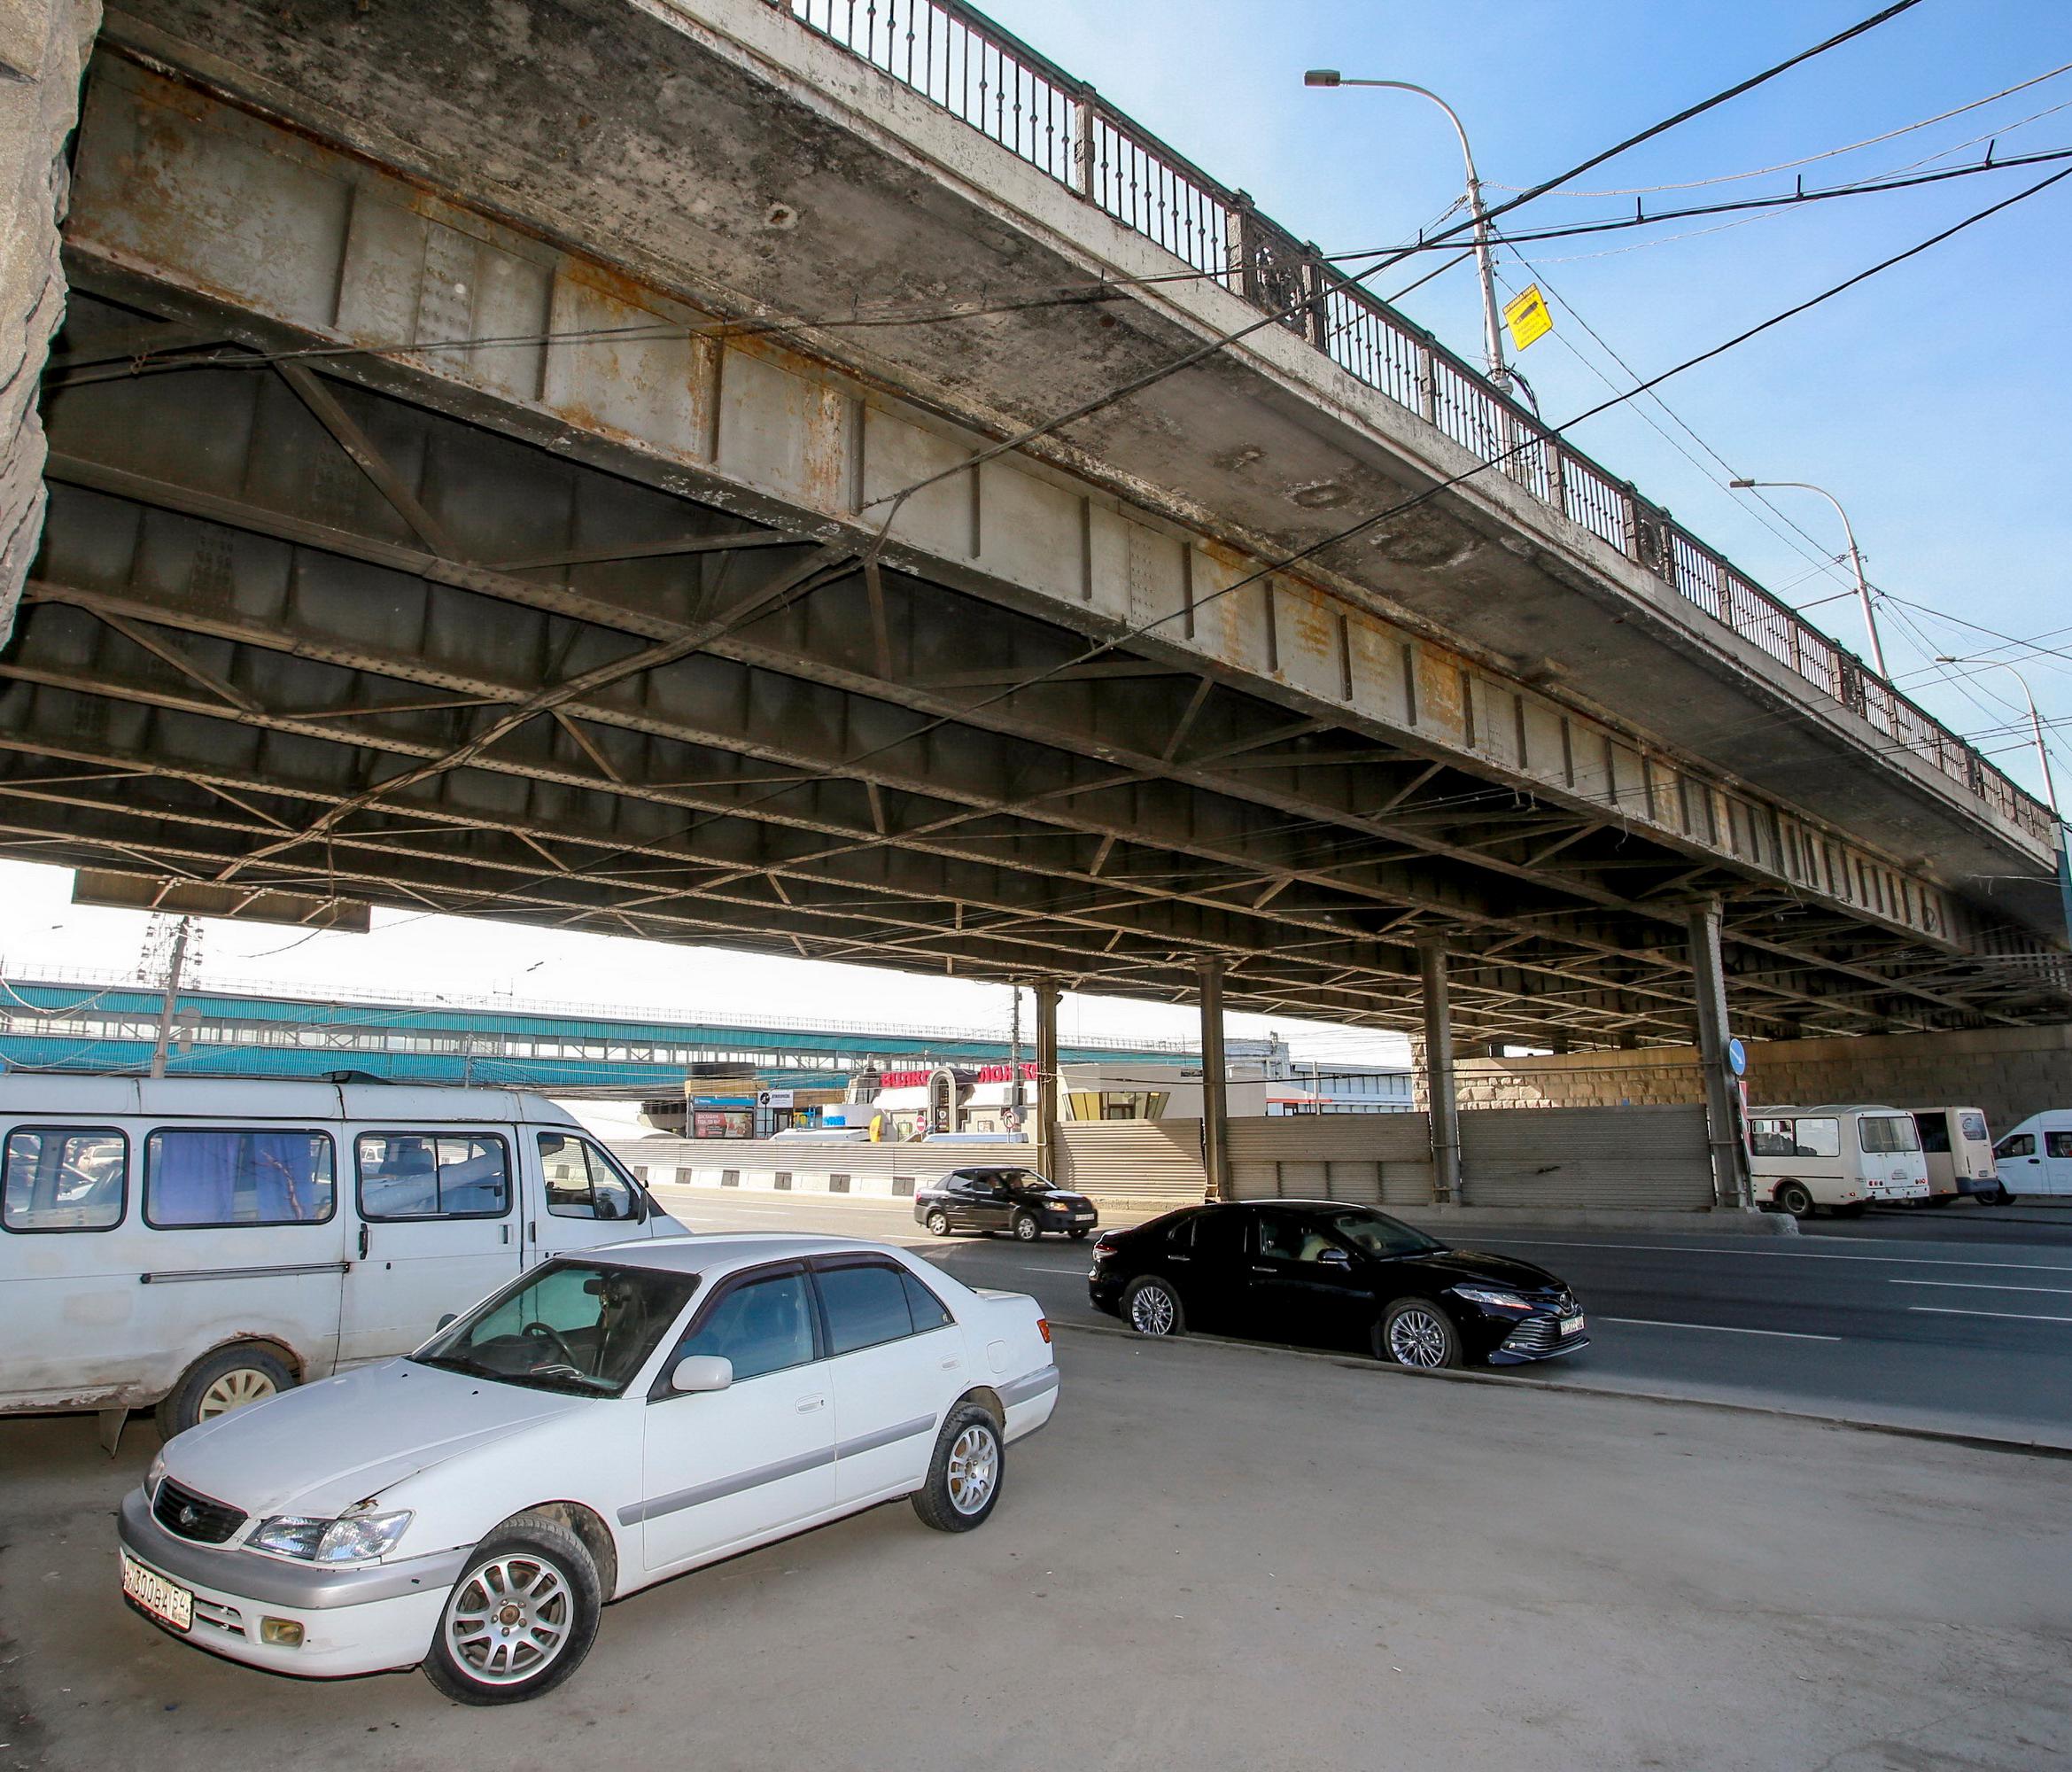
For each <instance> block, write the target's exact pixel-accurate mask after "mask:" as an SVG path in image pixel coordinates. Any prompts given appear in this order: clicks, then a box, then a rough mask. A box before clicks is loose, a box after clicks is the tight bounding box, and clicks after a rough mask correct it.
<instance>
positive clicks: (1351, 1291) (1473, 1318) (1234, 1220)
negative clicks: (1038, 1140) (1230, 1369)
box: [1087, 1200, 1589, 1366]
mask: <svg viewBox="0 0 2072 1772" xmlns="http://www.w3.org/2000/svg"><path fill="white" fill-rule="evenodd" d="M1093 1260H1094V1264H1093V1271H1092V1272H1091V1273H1090V1274H1089V1275H1088V1277H1087V1291H1088V1292H1089V1294H1090V1295H1091V1296H1092V1299H1093V1302H1094V1303H1095V1305H1096V1306H1098V1308H1099V1309H1100V1310H1106V1311H1107V1312H1109V1313H1110V1314H1112V1315H1114V1316H1117V1317H1121V1318H1122V1319H1123V1320H1124V1321H1125V1322H1127V1323H1128V1324H1129V1326H1130V1327H1131V1328H1133V1329H1135V1330H1136V1331H1137V1333H1139V1334H1143V1335H1177V1334H1180V1333H1183V1332H1184V1331H1185V1330H1186V1329H1188V1328H1189V1327H1195V1328H1201V1329H1213V1330H1217V1331H1220V1332H1222V1333H1225V1334H1230V1335H1240V1336H1252V1337H1257V1338H1259V1339H1261V1340H1265V1341H1302V1342H1308V1343H1313V1344H1314V1343H1323V1344H1326V1345H1330V1346H1336V1347H1346V1346H1354V1347H1359V1348H1363V1349H1365V1350H1367V1351H1368V1352H1370V1353H1372V1354H1373V1355H1374V1356H1376V1357H1377V1359H1383V1360H1393V1361H1395V1362H1396V1363H1397V1364H1400V1365H1406V1366H1457V1365H1462V1364H1467V1363H1470V1362H1472V1363H1476V1364H1485V1363H1486V1364H1492V1365H1513V1364H1517V1363H1519V1362H1521V1361H1525V1360H1544V1359H1548V1358H1550V1357H1552V1356H1556V1355H1559V1354H1571V1353H1573V1352H1574V1351H1575V1350H1576V1349H1577V1348H1583V1347H1587V1346H1588V1345H1589V1335H1588V1333H1587V1330H1586V1328H1585V1326H1584V1321H1583V1311H1582V1307H1581V1305H1579V1303H1578V1302H1576V1296H1575V1294H1573V1293H1572V1292H1571V1291H1570V1290H1569V1288H1568V1287H1567V1286H1564V1285H1563V1284H1562V1282H1561V1281H1560V1280H1558V1279H1556V1278H1555V1277H1554V1276H1553V1275H1552V1274H1550V1273H1548V1271H1547V1270H1546V1269H1544V1268H1539V1267H1534V1266H1533V1264H1532V1263H1530V1262H1515V1261H1511V1260H1509V1259H1508V1258H1507V1257H1505V1256H1502V1255H1483V1254H1481V1253H1479V1252H1478V1251H1476V1250H1472V1249H1451V1248H1448V1247H1447V1246H1446V1245H1445V1244H1444V1243H1441V1242H1440V1241H1439V1240H1438V1239H1436V1238H1433V1237H1428V1236H1426V1235H1425V1234H1424V1232H1422V1231H1420V1230H1417V1229H1416V1228H1415V1227H1414V1226H1412V1225H1408V1224H1403V1223H1401V1221H1400V1220H1398V1219H1394V1218H1391V1217H1390V1216H1388V1215H1387V1214H1385V1213H1383V1212H1377V1211H1376V1210H1375V1209H1373V1208H1372V1207H1370V1206H1348V1205H1344V1204H1339V1203H1334V1202H1332V1201H1308V1200H1262V1201H1240V1202H1238V1203H1236V1204H1232V1205H1221V1206H1194V1207H1189V1208H1187V1209H1185V1210H1183V1211H1180V1212H1168V1214H1167V1215H1166V1216H1164V1217H1162V1218H1153V1219H1152V1220H1151V1221H1150V1222H1149V1223H1148V1224H1139V1225H1137V1227H1136V1228H1135V1229H1133V1230H1128V1231H1108V1232H1104V1233H1103V1234H1102V1236H1101V1239H1100V1240H1099V1241H1098V1243H1096V1244H1095V1245H1094V1251H1093Z"/></svg>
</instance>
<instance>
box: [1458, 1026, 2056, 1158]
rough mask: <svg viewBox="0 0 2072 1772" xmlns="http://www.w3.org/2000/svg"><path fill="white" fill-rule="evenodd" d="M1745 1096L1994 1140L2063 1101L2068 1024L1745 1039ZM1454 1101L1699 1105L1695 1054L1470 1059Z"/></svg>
mask: <svg viewBox="0 0 2072 1772" xmlns="http://www.w3.org/2000/svg"><path fill="white" fill-rule="evenodd" d="M1747 1049H1748V1055H1749V1069H1748V1082H1749V1100H1750V1101H1751V1102H1755V1103H1758V1104H1760V1103H1763V1102H1792V1103H1808V1102H1816V1101H1879V1102H1885V1103H1889V1104H1890V1105H1891V1106H1893V1107H1937V1106H1942V1107H1977V1108H1979V1109H1981V1110H1982V1111H1983V1113H1984V1115H1985V1116H1986V1121H1987V1123H1988V1124H1990V1125H1991V1127H1992V1129H1993V1133H1994V1136H1995V1137H1998V1135H1999V1134H2000V1133H2002V1132H2004V1131H2006V1130H2007V1129H2008V1128H2009V1127H2011V1126H2013V1125H2014V1124H2015V1123H2018V1122H2020V1121H2022V1120H2026V1119H2027V1118H2028V1117H2029V1115H2031V1114H2037V1113H2040V1112H2042V1111H2043V1110H2044V1109H2045V1108H2046V1107H2064V1106H2066V1105H2067V1104H2068V1103H2072V1026H2067V1025H2064V1024H2060V1025H2058V1026H2056V1027H2035V1028H1980V1029H1973V1030H1962V1031H1955V1032H1950V1033H1936V1034H1867V1035H1865V1036H1863V1037H1862V1038H1856V1039H1809V1040H1750V1041H1749V1042H1748V1043H1747ZM1456 1080H1457V1084H1458V1087H1459V1090H1460V1095H1461V1101H1462V1104H1463V1106H1468V1107H1534V1106H1537V1107H1616V1106H1619V1105H1621V1104H1626V1103H1630V1104H1633V1105H1634V1106H1641V1105H1649V1106H1652V1105H1656V1104H1661V1103H1669V1102H1691V1101H1702V1100H1703V1099H1704V1096H1703V1082H1702V1080H1701V1078H1700V1076H1699V1073H1698V1058H1697V1053H1696V1049H1695V1048H1693V1047H1689V1046H1657V1047H1653V1048H1650V1049H1649V1050H1648V1051H1646V1052H1632V1053H1613V1052H1595V1053H1557V1054H1555V1055H1552V1056H1549V1057H1545V1058H1507V1059H1470V1060H1463V1061H1461V1063H1460V1065H1459V1067H1458V1071H1457V1077H1456Z"/></svg>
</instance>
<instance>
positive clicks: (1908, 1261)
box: [1473, 1231, 2072, 1273]
mask: <svg viewBox="0 0 2072 1772" xmlns="http://www.w3.org/2000/svg"><path fill="white" fill-rule="evenodd" d="M1473 1235H1474V1238H1475V1240H1476V1241H1477V1242H1480V1243H1509V1244H1510V1245H1511V1246H1513V1247H1517V1248H1522V1249H1639V1250H1641V1251H1644V1252H1645V1253H1646V1254H1649V1255H1775V1256H1778V1257H1780V1258H1781V1259H1783V1260H1786V1261H1793V1262H1885V1263H1892V1264H1897V1265H1898V1266H1900V1267H1924V1268H2022V1269H2034V1270H2035V1271H2037V1272H2039V1273H2072V1264H2068V1263H2062V1262H1977V1261H1968V1260H1966V1259H1964V1258H1962V1257H1960V1256H1955V1255H1828V1254H1826V1253H1821V1254H1819V1255H1816V1254H1814V1253H1813V1252H1812V1250H1811V1249H1808V1250H1804V1251H1800V1250H1797V1249H1790V1250H1786V1249H1714V1248H1705V1247H1689V1248H1683V1247H1678V1246H1677V1245H1675V1244H1673V1243H1567V1242H1552V1241H1549V1240H1548V1239H1546V1238H1544V1237H1490V1236H1485V1235H1484V1234H1483V1233H1482V1232H1479V1231H1478V1232H1474V1233H1473Z"/></svg>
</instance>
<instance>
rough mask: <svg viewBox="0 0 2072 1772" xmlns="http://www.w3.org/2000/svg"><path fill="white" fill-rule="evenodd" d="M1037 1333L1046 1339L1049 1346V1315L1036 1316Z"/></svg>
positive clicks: (1045, 1341)
mask: <svg viewBox="0 0 2072 1772" xmlns="http://www.w3.org/2000/svg"><path fill="white" fill-rule="evenodd" d="M1036 1333H1037V1334H1039V1335H1041V1336H1042V1337H1043V1338H1044V1343H1045V1345H1046V1346H1047V1345H1048V1344H1049V1342H1050V1339H1051V1319H1050V1318H1049V1317H1037V1318H1036Z"/></svg>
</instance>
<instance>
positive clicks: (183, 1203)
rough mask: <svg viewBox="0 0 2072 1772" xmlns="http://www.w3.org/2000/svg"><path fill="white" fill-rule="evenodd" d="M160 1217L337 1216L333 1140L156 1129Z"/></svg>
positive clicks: (176, 1220) (290, 1219) (240, 1220)
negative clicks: (334, 1213)
mask: <svg viewBox="0 0 2072 1772" xmlns="http://www.w3.org/2000/svg"><path fill="white" fill-rule="evenodd" d="M330 1170H331V1165H330V1141H329V1140H328V1139H323V1138H322V1137H319V1136H315V1135H313V1134H311V1133H308V1132H154V1133H153V1134H152V1135H151V1201H150V1206H151V1213H150V1216H151V1223H153V1224H300V1223H308V1222H311V1221H314V1220H316V1219H321V1218H328V1217H330V1208H331V1174H330Z"/></svg>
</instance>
